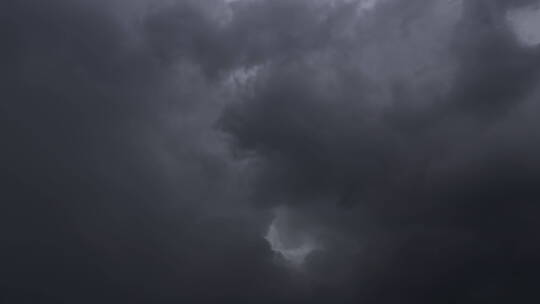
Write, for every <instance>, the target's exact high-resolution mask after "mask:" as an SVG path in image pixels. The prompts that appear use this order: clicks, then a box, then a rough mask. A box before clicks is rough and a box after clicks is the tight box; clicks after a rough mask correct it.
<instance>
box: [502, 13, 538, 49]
mask: <svg viewBox="0 0 540 304" xmlns="http://www.w3.org/2000/svg"><path fill="white" fill-rule="evenodd" d="M506 19H507V20H508V23H509V24H510V26H511V27H512V29H513V31H514V33H515V35H516V36H517V38H518V40H519V41H520V42H521V43H522V44H524V45H526V46H529V47H534V46H538V45H540V7H525V8H519V9H514V10H510V11H509V12H508V13H507V15H506Z"/></svg>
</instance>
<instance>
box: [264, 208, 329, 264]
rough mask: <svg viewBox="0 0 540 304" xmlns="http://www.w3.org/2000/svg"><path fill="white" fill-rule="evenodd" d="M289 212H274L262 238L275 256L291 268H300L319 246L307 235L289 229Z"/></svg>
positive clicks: (280, 210)
mask: <svg viewBox="0 0 540 304" xmlns="http://www.w3.org/2000/svg"><path fill="white" fill-rule="evenodd" d="M290 220H291V219H290V216H289V211H288V210H287V209H285V208H279V209H277V210H276V216H275V218H274V220H273V221H272V223H271V224H270V227H268V232H267V233H266V236H265V237H264V238H265V239H266V241H268V243H269V244H270V248H271V249H272V251H274V252H275V253H276V254H278V255H280V256H281V257H283V259H284V260H285V261H287V262H288V263H290V264H291V265H293V266H301V265H302V264H304V262H305V260H306V258H307V257H308V256H309V255H310V254H311V253H312V252H313V251H315V250H319V249H320V246H319V245H318V244H317V242H316V240H315V239H314V238H313V237H312V236H310V235H309V234H307V233H305V232H301V231H296V230H295V229H293V228H291V224H292V223H291V222H290Z"/></svg>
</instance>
